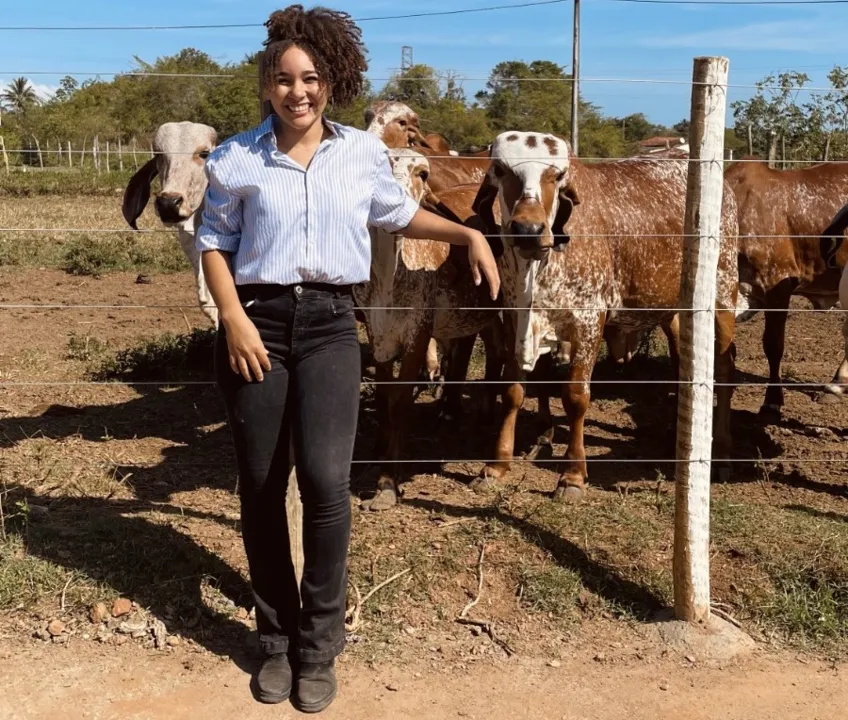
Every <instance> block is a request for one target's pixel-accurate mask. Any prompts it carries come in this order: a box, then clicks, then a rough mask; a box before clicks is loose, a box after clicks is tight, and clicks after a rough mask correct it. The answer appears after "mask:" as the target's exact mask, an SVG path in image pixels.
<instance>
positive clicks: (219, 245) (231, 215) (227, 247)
mask: <svg viewBox="0 0 848 720" xmlns="http://www.w3.org/2000/svg"><path fill="white" fill-rule="evenodd" d="M219 160H220V158H212V157H210V158H209V159H208V160H207V161H206V168H205V171H206V178H207V180H208V183H209V184H208V187H207V189H206V198H205V202H204V207H203V215H202V217H201V221H200V222H201V224H200V229H199V230H198V233H197V240H196V246H197V250H198V251H199V252H203V251H204V250H222V251H224V252H230V253H234V252H236V251H237V250H238V247H239V243H240V242H241V222H242V212H243V202H242V198H241V197H239V196H238V195H236V194H234V193H233V192H232V191H231V190H230V189H229V188H228V187H227V184H226V182H225V180H224V179H223V178H222V177H221V175H222V173H221V168H220V166H219V165H218V161H219Z"/></svg>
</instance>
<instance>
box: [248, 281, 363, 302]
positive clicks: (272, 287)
mask: <svg viewBox="0 0 848 720" xmlns="http://www.w3.org/2000/svg"><path fill="white" fill-rule="evenodd" d="M236 292H237V293H238V296H239V299H240V300H250V299H254V298H256V299H259V300H269V299H271V298H275V297H280V296H282V295H300V294H301V293H303V292H308V293H309V294H310V295H314V294H321V295H327V296H329V297H344V296H346V295H353V285H333V284H331V283H320V282H304V283H296V284H293V285H277V284H271V283H249V284H246V285H236Z"/></svg>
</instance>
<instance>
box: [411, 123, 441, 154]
mask: <svg viewBox="0 0 848 720" xmlns="http://www.w3.org/2000/svg"><path fill="white" fill-rule="evenodd" d="M407 132H408V133H409V144H410V146H412V147H424V148H427V149H428V150H435V148H434V147H433V146H432V145H430V143H429V142H427V138H425V137H424V133H422V132H421V129H420V128H419V127H418V126H417V125H412V124H411V123H410V124H409V125H408V127H407Z"/></svg>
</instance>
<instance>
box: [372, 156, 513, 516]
mask: <svg viewBox="0 0 848 720" xmlns="http://www.w3.org/2000/svg"><path fill="white" fill-rule="evenodd" d="M391 162H392V172H393V174H394V177H395V179H396V180H397V181H398V182H399V183H400V184H401V185H403V187H404V188H405V189H406V191H407V193H408V194H409V195H410V196H411V197H412V198H414V199H415V200H416V201H417V202H418V203H419V204H423V205H425V206H429V207H433V206H435V205H439V204H441V205H442V206H446V207H450V208H453V210H452V211H451V212H456V213H458V214H459V215H464V216H465V217H467V216H469V215H471V214H472V213H471V210H470V206H471V204H472V202H473V200H474V197H475V196H476V190H477V188H476V186H474V187H473V188H471V189H468V188H465V189H460V190H458V191H456V192H454V193H453V194H451V193H450V192H448V193H447V194H446V195H445V196H443V197H441V198H436V197H435V196H434V195H433V194H432V192H431V191H430V189H429V187H428V175H429V169H430V166H429V162H428V161H427V158H426V157H424V156H423V155H421V154H420V153H418V152H416V151H414V150H411V149H409V148H403V149H398V151H397V153H396V154H395V156H394V157H393V158H392V161H391ZM463 205H465V206H467V207H468V212H467V213H463V212H462V210H461V207H462V206H463ZM463 219H464V218H463ZM370 232H371V278H370V282H369V283H367V284H363V285H362V286H358V287H357V288H356V290H355V293H356V301H357V303H358V304H359V305H360V306H361V307H362V308H363V310H364V313H365V316H366V326H367V330H368V337H369V341H370V343H371V352H372V354H373V356H374V359H375V361H376V367H377V381H378V382H379V383H386V382H387V381H391V380H393V377H392V375H393V372H392V364H393V362H394V361H395V360H400V363H401V365H400V372H399V375H398V378H397V381H398V382H399V383H402V384H397V385H392V384H378V385H377V407H378V413H379V415H380V419H379V425H380V430H379V432H380V434H381V435H382V436H383V442H382V443H381V445H382V446H383V447H384V448H385V453H386V461H387V462H386V464H385V465H384V467H383V468H382V469H381V473H380V477H379V480H378V483H377V494H376V495H375V497H374V498H373V500H372V501H371V503H370V508H371V509H372V510H385V509H387V508H389V507H391V506H393V505H394V504H395V503H396V502H397V499H398V485H397V481H396V478H397V476H398V475H399V473H398V470H399V466H398V464H397V463H396V462H394V461H396V460H398V459H399V457H400V452H401V449H402V442H403V439H404V436H405V434H406V430H407V417H408V414H409V410H410V408H411V406H412V404H413V392H412V391H413V388H412V384H413V383H414V381H415V380H417V378H418V372H419V370H420V368H421V365H422V363H423V362H424V358H425V354H426V352H427V346H428V343H429V341H430V339H431V338H436V339H438V340H443V341H449V340H454V339H456V338H464V337H468V336H474V335H476V334H477V333H478V332H479V331H480V330H481V329H483V328H484V327H486V326H487V325H490V324H491V323H492V322H493V320H494V318H495V317H496V315H497V313H496V311H495V310H494V308H495V307H496V306H495V304H494V303H492V301H491V299H490V298H488V295H487V292H486V289H485V288H484V287H482V286H480V287H477V286H475V285H474V283H473V281H472V278H471V271H470V268H469V267H468V263H467V256H466V258H465V262H464V264H463V263H462V262H461V260H460V255H461V253H454V256H452V254H451V247H450V246H449V245H448V244H447V243H442V242H435V241H432V240H407V239H405V238H404V237H403V236H402V235H392V234H389V233H386V232H385V231H382V230H379V229H377V228H371V231H370ZM460 250H462V248H460ZM477 307H480V308H481V310H479V311H478V310H473V309H470V308H477ZM392 308H401V309H399V310H393V309H392ZM455 308H463V309H455ZM485 308H488V309H485ZM462 379H464V377H463V378H462Z"/></svg>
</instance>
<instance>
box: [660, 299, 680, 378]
mask: <svg viewBox="0 0 848 720" xmlns="http://www.w3.org/2000/svg"><path fill="white" fill-rule="evenodd" d="M660 327H662V331H663V333H664V334H665V339H666V342H667V343H668V360H669V362H670V363H671V370H672V376H673V377H674V381H675V383H676V382H677V380H678V379H679V377H680V315H678V314H676V313H675V315H674V317H672V318H671V320H667V321H666V322H664V323H662V325H661V326H660ZM675 387H677V386H676V385H675Z"/></svg>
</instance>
